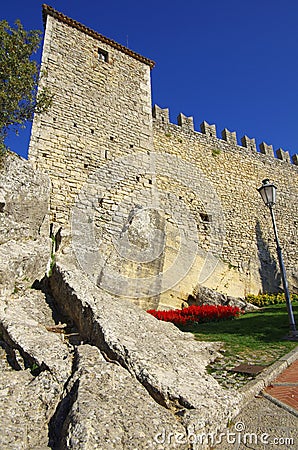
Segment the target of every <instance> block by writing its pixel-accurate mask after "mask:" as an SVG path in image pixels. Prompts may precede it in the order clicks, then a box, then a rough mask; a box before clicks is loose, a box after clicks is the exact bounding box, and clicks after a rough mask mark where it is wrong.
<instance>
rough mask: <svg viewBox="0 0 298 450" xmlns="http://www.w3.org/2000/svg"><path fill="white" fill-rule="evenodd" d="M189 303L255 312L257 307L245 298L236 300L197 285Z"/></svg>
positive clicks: (189, 298)
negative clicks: (230, 307)
mask: <svg viewBox="0 0 298 450" xmlns="http://www.w3.org/2000/svg"><path fill="white" fill-rule="evenodd" d="M187 303H188V304H189V305H223V306H236V307H238V308H240V309H242V310H243V311H247V312H249V311H255V310H256V309H258V307H257V306H254V305H252V304H251V303H249V302H246V301H245V300H244V299H243V298H236V297H232V296H230V295H226V294H222V293H220V292H217V291H215V290H214V289H210V288H208V287H206V286H201V285H199V284H198V285H197V286H196V287H195V289H194V291H193V295H190V296H189V297H188V300H187Z"/></svg>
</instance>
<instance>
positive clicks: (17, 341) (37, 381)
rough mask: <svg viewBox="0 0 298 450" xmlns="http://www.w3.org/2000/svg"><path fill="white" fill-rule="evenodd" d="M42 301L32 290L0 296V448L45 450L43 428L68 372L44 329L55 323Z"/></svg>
mask: <svg viewBox="0 0 298 450" xmlns="http://www.w3.org/2000/svg"><path fill="white" fill-rule="evenodd" d="M48 302H49V300H48V299H46V297H45V295H44V294H43V293H42V292H41V291H35V290H32V289H27V290H25V291H22V292H21V293H17V294H13V295H11V296H9V295H6V296H5V297H3V296H1V297H0V335H1V339H3V340H4V341H5V342H3V341H2V342H1V350H2V351H1V366H0V409H1V418H0V426H1V433H0V448H1V449H7V450H10V449H11V450H15V449H26V448H30V449H36V450H40V449H46V448H50V447H48V441H49V436H48V434H49V424H50V421H51V418H52V416H53V415H54V414H55V411H56V409H57V407H58V405H59V402H60V399H61V396H62V395H63V390H64V385H65V383H66V382H67V381H68V379H69V377H70V376H71V374H72V354H71V352H70V350H69V347H68V346H67V344H66V343H65V342H64V341H63V340H62V339H61V336H60V334H57V333H54V332H51V331H49V330H50V329H55V321H54V320H53V318H52V315H53V310H52V309H51V308H50V306H49V305H48ZM4 350H5V351H4ZM6 360H7V361H9V364H8V363H6V364H5V361H6ZM33 374H34V375H33Z"/></svg>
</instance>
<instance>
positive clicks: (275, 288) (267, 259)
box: [256, 221, 281, 293]
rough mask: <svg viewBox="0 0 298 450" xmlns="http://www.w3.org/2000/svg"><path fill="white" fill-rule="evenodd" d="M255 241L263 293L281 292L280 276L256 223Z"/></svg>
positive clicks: (259, 227) (258, 223) (258, 224)
mask: <svg viewBox="0 0 298 450" xmlns="http://www.w3.org/2000/svg"><path fill="white" fill-rule="evenodd" d="M256 239H257V247H258V257H259V260H260V268H259V273H260V277H261V282H262V288H263V292H264V293H266V292H268V293H276V292H281V275H280V272H279V269H278V266H277V264H276V261H275V259H274V257H273V256H272V255H271V253H270V249H269V246H268V244H267V242H266V241H265V240H264V238H263V233H262V230H261V226H260V222H259V221H257V223H256Z"/></svg>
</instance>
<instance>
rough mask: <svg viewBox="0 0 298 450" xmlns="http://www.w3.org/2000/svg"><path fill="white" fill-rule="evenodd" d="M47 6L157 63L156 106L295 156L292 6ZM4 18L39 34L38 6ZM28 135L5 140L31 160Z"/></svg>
mask: <svg viewBox="0 0 298 450" xmlns="http://www.w3.org/2000/svg"><path fill="white" fill-rule="evenodd" d="M48 4H49V5H50V6H52V7H54V8H55V9H57V10H58V11H61V12H63V13H64V14H66V15H68V16H69V17H71V18H73V19H76V20H78V21H80V22H82V23H83V24H85V25H87V26H88V27H90V28H93V29H95V30H96V31H98V32H99V33H102V34H104V35H106V36H107V37H109V38H111V39H114V40H116V41H118V42H120V43H121V44H123V45H127V44H128V47H129V48H131V49H132V50H134V51H136V52H138V53H141V54H142V55H144V56H146V57H148V58H151V59H153V60H154V61H155V62H156V67H155V68H154V69H153V71H152V92H153V103H157V104H158V105H159V106H160V107H162V108H166V107H168V108H169V109H170V117H171V121H172V122H174V123H176V117H177V115H178V114H179V113H180V112H183V113H184V114H185V115H192V116H193V117H194V122H195V129H196V130H198V131H199V130H200V123H201V122H202V121H203V120H206V121H207V122H209V123H215V124H216V126H217V133H218V136H220V135H221V131H222V130H223V129H224V128H228V129H229V130H230V131H236V132H237V137H238V142H240V138H241V137H242V136H243V135H244V134H246V135H248V136H249V137H251V138H253V137H254V138H255V139H256V142H257V145H259V144H260V143H261V142H262V141H264V142H266V143H267V144H272V145H273V147H274V149H275V150H276V149H277V148H280V147H281V148H283V150H289V152H290V153H291V154H294V153H298V142H297V136H298V130H297V128H298V127H297V122H298V2H297V1H296V0H283V1H279V0H258V1H257V0H250V1H246V0H237V1H236V0H225V1H221V0H209V1H207V2H206V1H201V0H185V1H184V2H183V1H181V0H179V1H177V0H159V1H157V0H151V1H146V2H142V1H140V0H126V1H123V0H122V1H120V0H110V1H109V2H99V1H98V2H97V1H90V0H85V1H80V0H72V1H70V0H64V1H63V0H52V1H51V2H50V1H49V2H48ZM0 14H1V19H6V20H8V21H9V23H10V24H12V23H13V22H14V20H15V19H17V18H19V19H20V20H21V22H22V23H23V25H24V27H25V28H26V29H33V28H34V29H35V28H37V29H43V24H42V18H41V3H40V2H39V1H35V0H31V1H24V0H23V1H20V0H10V1H6V2H2V5H1V12H0ZM28 139H29V132H28V130H27V131H26V132H25V133H23V132H22V133H21V135H20V137H18V138H14V139H9V140H8V144H9V145H10V147H11V149H12V150H14V151H16V152H17V153H20V154H21V155H22V156H26V152H27V147H28Z"/></svg>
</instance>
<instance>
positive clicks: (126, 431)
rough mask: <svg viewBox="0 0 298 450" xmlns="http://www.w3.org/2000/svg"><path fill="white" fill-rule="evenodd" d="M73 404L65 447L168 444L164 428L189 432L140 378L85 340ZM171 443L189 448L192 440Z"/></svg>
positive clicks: (72, 385)
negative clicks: (150, 394)
mask: <svg viewBox="0 0 298 450" xmlns="http://www.w3.org/2000/svg"><path fill="white" fill-rule="evenodd" d="M69 392H70V393H71V394H70V396H71V398H72V401H71V406H70V408H69V411H68V414H67V416H66V418H65V421H64V423H63V427H62V430H61V436H60V439H59V436H57V438H58V440H59V448H61V449H69V448H73V449H86V450H87V449H90V450H91V449H110V448H115V449H118V448H119V449H120V448H121V449H122V448H123V449H127V450H130V449H131V450H133V449H137V448H142V449H153V448H154V449H164V448H165V446H164V444H161V443H160V434H161V433H164V434H166V435H169V434H170V433H174V434H178V433H179V434H180V435H185V429H184V427H183V426H182V425H181V424H180V423H179V421H178V420H177V418H175V417H174V416H173V415H172V414H171V413H170V411H168V410H167V409H165V408H163V407H162V406H160V405H158V404H157V403H156V402H155V401H154V400H153V399H152V398H151V397H150V396H149V395H148V392H147V391H146V389H145V388H144V387H143V386H142V385H141V384H140V383H138V381H137V380H136V378H135V377H134V376H132V375H131V374H130V373H129V372H128V371H127V370H125V369H124V368H123V367H121V366H120V365H119V364H117V362H116V361H115V362H113V363H111V362H107V361H106V360H105V359H104V357H103V356H102V354H101V353H100V351H99V350H98V348H96V347H92V346H91V345H88V344H87V345H81V346H79V347H78V349H77V352H76V371H75V372H74V376H73V377H72V379H71V383H70V385H69ZM171 448H173V449H175V448H179V449H181V450H183V449H187V448H188V445H187V443H184V445H178V443H177V442H175V440H173V442H172V445H171Z"/></svg>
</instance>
